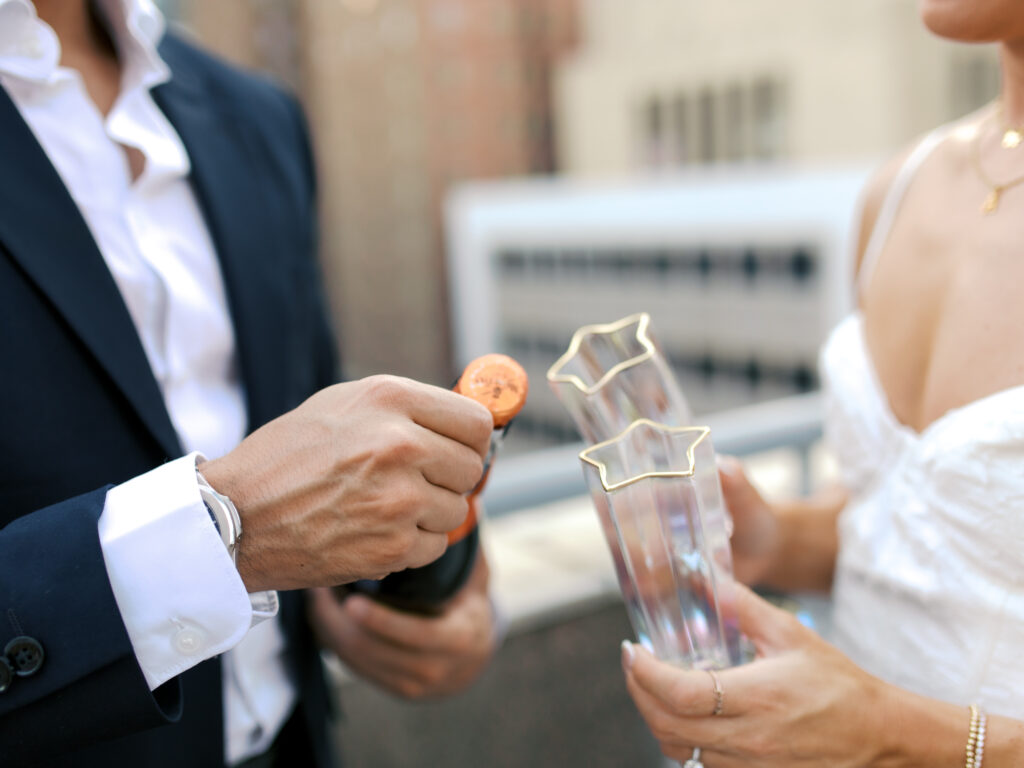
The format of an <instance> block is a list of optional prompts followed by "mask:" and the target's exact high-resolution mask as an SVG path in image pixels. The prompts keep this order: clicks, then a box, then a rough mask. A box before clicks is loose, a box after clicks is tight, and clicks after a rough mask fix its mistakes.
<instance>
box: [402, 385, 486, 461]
mask: <svg viewBox="0 0 1024 768" xmlns="http://www.w3.org/2000/svg"><path fill="white" fill-rule="evenodd" d="M409 384H410V386H411V387H412V389H411V391H410V394H411V397H410V398H409V399H408V411H407V412H408V414H409V417H410V418H411V419H412V420H413V421H415V422H416V423H417V424H419V425H420V426H421V427H426V428H427V429H429V430H430V431H431V432H436V433H437V434H439V435H443V436H445V437H448V438H451V439H452V440H455V441H457V442H459V443H462V444H463V445H466V446H468V447H469V448H472V449H473V451H474V452H475V453H476V454H477V455H478V456H480V457H484V456H486V455H487V450H488V448H489V447H490V443H491V432H493V431H494V418H493V417H492V416H491V414H490V412H489V411H488V410H487V409H486V408H484V407H483V406H482V405H480V404H479V403H477V402H475V401H473V400H470V399H469V398H468V397H464V396H462V395H459V394H456V393H455V392H451V391H449V390H447V389H441V388H440V387H432V386H430V385H428V384H421V383H419V382H409Z"/></svg>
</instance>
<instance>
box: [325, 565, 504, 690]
mask: <svg viewBox="0 0 1024 768" xmlns="http://www.w3.org/2000/svg"><path fill="white" fill-rule="evenodd" d="M487 583H488V573H487V564H486V561H485V560H484V558H483V556H482V553H481V555H480V557H479V559H478V561H477V565H476V568H475V570H474V573H473V575H472V576H471V577H470V580H469V582H468V583H467V584H466V585H465V586H464V587H463V588H462V589H461V590H460V591H459V593H458V594H457V595H456V596H455V598H454V599H453V600H452V601H451V602H450V603H448V604H447V605H446V606H445V609H444V612H443V613H442V614H441V615H440V616H419V615H416V614H411V613H405V612H403V611H397V610H394V609H392V608H388V607H387V606H384V605H381V604H380V603H377V602H374V601H373V600H370V599H369V598H367V597H364V596H362V595H352V596H351V597H348V598H346V599H345V601H344V602H338V599H337V598H336V597H335V596H334V595H333V593H332V592H331V590H330V589H314V590H311V591H310V601H309V615H310V620H311V622H312V624H313V628H314V630H315V631H316V634H317V637H318V639H319V640H320V643H321V645H323V646H324V647H325V648H327V649H328V650H331V651H333V652H334V653H336V654H337V655H338V656H339V657H340V658H341V660H342V661H343V662H345V665H346V666H348V667H349V668H350V669H351V670H353V671H354V672H356V673H357V674H359V675H360V676H361V677H364V678H366V679H367V680H369V681H371V682H373V683H376V684H377V685H380V686H381V687H383V688H385V689H387V690H389V691H391V692H392V693H394V694H397V695H399V696H402V697H403V698H407V699H423V698H432V697H436V696H444V695H447V694H451V693H456V692H458V691H460V690H462V689H464V688H466V687H467V686H468V685H469V684H470V683H472V682H473V681H474V680H475V679H476V678H477V677H478V676H479V675H480V673H481V672H482V671H483V669H484V667H485V666H486V664H487V662H488V660H489V659H490V658H491V656H492V655H493V653H494V649H495V646H496V645H497V637H496V632H495V621H494V611H493V608H492V606H491V601H490V599H489V597H488V592H487Z"/></svg>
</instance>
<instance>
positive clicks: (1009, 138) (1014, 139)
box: [1002, 128, 1024, 149]
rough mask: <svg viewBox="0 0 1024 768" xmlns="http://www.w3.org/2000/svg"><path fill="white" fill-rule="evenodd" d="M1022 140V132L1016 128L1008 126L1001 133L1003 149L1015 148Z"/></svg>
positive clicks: (1023, 136)
mask: <svg viewBox="0 0 1024 768" xmlns="http://www.w3.org/2000/svg"><path fill="white" fill-rule="evenodd" d="M1022 141H1024V134H1021V132H1020V131H1018V130H1017V129H1016V128H1009V129H1007V130H1006V132H1005V133H1004V134H1003V141H1002V145H1003V149H1016V148H1017V147H1019V146H1020V145H1021V142H1022Z"/></svg>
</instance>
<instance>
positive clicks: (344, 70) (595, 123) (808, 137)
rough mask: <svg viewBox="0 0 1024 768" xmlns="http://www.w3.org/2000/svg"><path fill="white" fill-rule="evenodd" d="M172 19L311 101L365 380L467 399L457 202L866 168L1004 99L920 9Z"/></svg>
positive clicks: (544, 6) (985, 64)
mask: <svg viewBox="0 0 1024 768" xmlns="http://www.w3.org/2000/svg"><path fill="white" fill-rule="evenodd" d="M163 4H164V6H165V7H167V8H168V9H169V10H171V12H172V13H175V14H177V16H178V17H179V18H180V19H181V20H182V21H183V22H184V23H185V24H186V26H189V27H191V29H192V30H193V31H194V32H195V33H196V34H197V35H198V36H199V38H200V39H201V40H202V41H203V42H205V43H206V44H207V45H209V46H210V47H211V48H213V49H215V50H217V51H218V52H220V53H221V54H223V55H225V56H227V57H228V58H230V59H233V60H235V61H237V62H240V63H242V64H244V65H247V66H251V67H255V68H258V69H263V70H267V71H270V72H271V73H272V74H273V75H274V76H276V77H277V78H279V79H282V80H284V81H285V82H286V83H288V84H290V85H291V86H292V87H293V88H294V89H295V90H296V91H297V92H298V93H299V94H300V96H301V97H302V98H303V101H304V103H305V105H306V108H307V110H308V112H309V115H310V119H311V123H312V128H313V133H314V136H315V137H316V140H317V147H316V149H317V155H318V159H319V166H320V185H321V199H322V227H323V230H322V234H323V238H322V241H323V247H322V251H323V256H324V271H325V276H326V278H327V285H328V291H329V294H330V299H331V304H332V307H333V310H334V313H335V319H336V321H337V327H338V328H339V331H340V336H341V339H340V342H341V348H342V351H343V357H344V359H345V362H346V370H347V373H348V374H349V375H351V376H362V375H366V374H370V373H375V372H393V373H400V374H404V375H409V376H413V377H417V378H422V379H425V380H427V381H432V382H435V383H445V382H448V381H449V380H451V378H452V376H453V362H452V357H453V355H452V341H451V338H452V335H453V329H452V327H451V321H452V317H451V311H450V296H449V293H448V285H447V282H446V277H445V255H444V254H445V249H446V247H447V246H446V243H445V242H444V232H443V226H442V217H441V209H442V205H443V200H444V197H445V195H446V194H447V192H448V190H449V188H450V187H451V185H452V184H454V183H456V182H459V181H464V180H470V179H472V180H480V179H500V178H506V177H518V176H525V175H536V174H548V173H551V172H557V173H564V174H567V175H570V176H579V177H599V176H604V177H613V178H622V177H627V176H630V175H633V174H635V173H637V172H645V171H650V170H664V169H672V168H678V167H684V166H690V165H708V164H710V165H720V164H732V163H740V164H743V163H747V162H759V161H769V162H771V161H779V162H783V163H792V162H796V163H815V162H819V161H834V160H840V159H847V160H848V159H856V160H858V161H866V162H871V161H872V160H873V159H875V158H878V157H880V156H881V155H883V154H885V153H888V152H891V151H894V150H895V149H897V148H898V147H900V146H901V145H903V144H905V143H906V142H907V141H910V140H911V139H912V138H913V137H914V136H915V135H917V134H919V133H920V132H922V131H924V130H927V129H928V128H929V127H931V126H934V125H938V124H939V123H941V122H943V121H945V120H948V119H951V118H952V117H954V116H956V115H959V114H963V113H966V112H968V111H970V110H971V109H973V108H975V107H976V106H978V105H980V104H981V103H984V102H985V101H986V100H987V99H989V98H991V96H992V95H993V93H994V92H995V89H996V86H997V81H998V64H997V60H996V56H995V52H994V51H993V50H992V49H991V48H990V47H975V46H961V45H953V44H950V43H946V42H943V41H940V40H937V39H935V38H934V37H932V36H931V35H930V34H929V33H928V32H927V31H925V30H924V29H923V27H922V25H921V23H920V21H919V19H918V15H917V10H916V0H860V2H857V3H843V2H822V0H778V1H777V2H774V3H763V2H761V0H728V2H724V3H700V2H697V0H631V1H630V2H628V3H626V2H622V0H219V1H218V2H216V3H204V2H202V1H201V0H173V2H171V1H170V0H165V2H164V3H163ZM457 322H473V318H459V319H458V320H457ZM455 333H456V335H457V333H458V329H455Z"/></svg>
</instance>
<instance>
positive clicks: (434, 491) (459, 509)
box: [416, 483, 469, 565]
mask: <svg viewBox="0 0 1024 768" xmlns="http://www.w3.org/2000/svg"><path fill="white" fill-rule="evenodd" d="M468 513H469V502H467V501H466V497H465V496H463V495H462V494H460V493H454V492H452V491H449V490H447V489H445V488H439V487H438V486H436V485H432V484H431V483H423V484H422V487H421V488H420V503H419V514H418V515H417V517H416V524H417V525H418V526H419V528H420V530H421V531H425V532H426V533H444V534H447V533H448V531H451V530H454V529H456V528H458V527H459V526H460V525H462V523H463V521H464V520H465V519H466V515H467V514H468ZM441 552H444V550H443V549H442V550H441ZM440 556H441V553H440V552H439V553H438V554H436V555H435V556H434V559H437V558H438V557H440ZM427 562H428V563H429V562H431V561H430V560H428V561H427ZM421 565H423V563H421Z"/></svg>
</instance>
